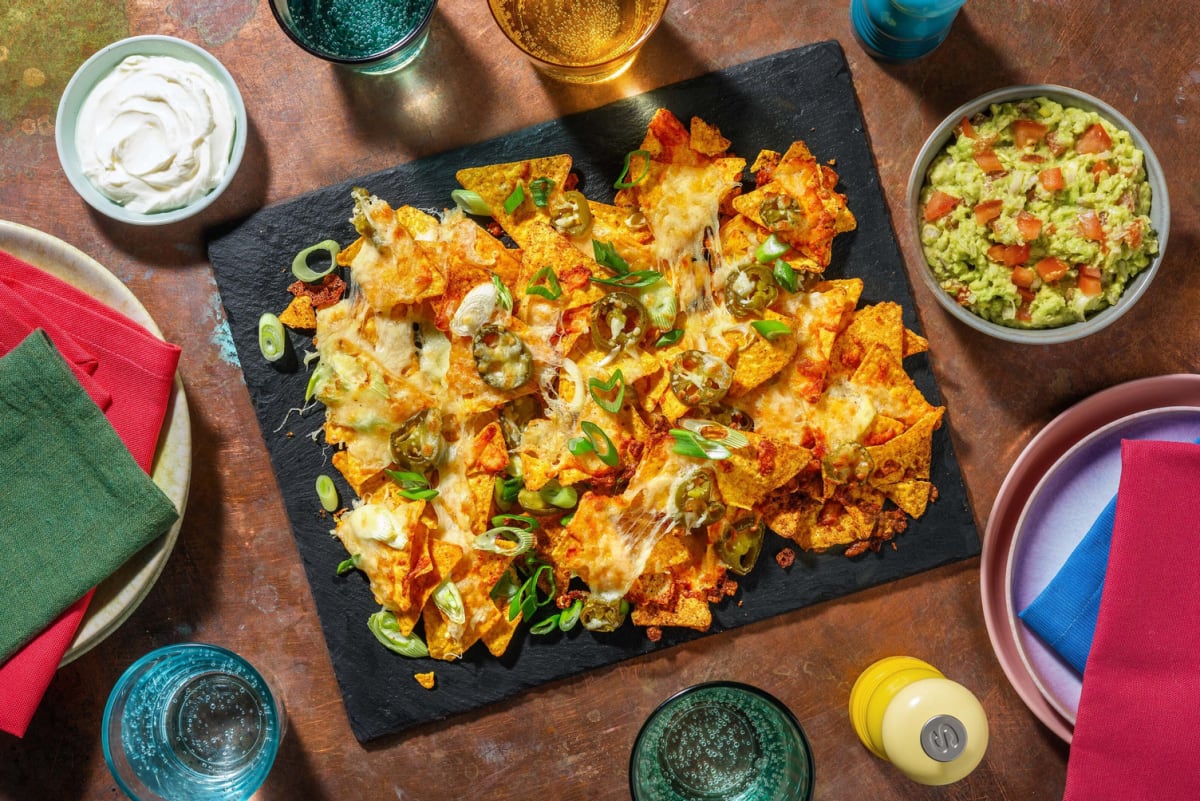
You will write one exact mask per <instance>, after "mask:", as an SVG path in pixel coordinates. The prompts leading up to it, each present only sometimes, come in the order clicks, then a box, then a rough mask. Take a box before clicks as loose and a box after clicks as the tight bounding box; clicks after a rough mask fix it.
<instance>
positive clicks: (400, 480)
mask: <svg viewBox="0 0 1200 801" xmlns="http://www.w3.org/2000/svg"><path fill="white" fill-rule="evenodd" d="M383 472H384V475H386V476H387V477H388V478H390V479H391V480H392V481H395V482H396V483H397V484H399V485H400V495H401V496H402V497H405V498H408V499H409V500H410V501H429V500H432V499H434V498H436V497H437V496H438V491H437V490H435V489H432V488H431V487H430V486H429V479H427V478H425V476H423V475H421V474H420V473H414V472H411V471H408V470H384V471H383Z"/></svg>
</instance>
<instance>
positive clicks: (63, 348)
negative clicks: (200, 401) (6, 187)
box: [0, 251, 179, 737]
mask: <svg viewBox="0 0 1200 801" xmlns="http://www.w3.org/2000/svg"><path fill="white" fill-rule="evenodd" d="M35 328H42V329H44V330H45V331H46V332H47V333H48V334H49V335H50V338H51V340H52V341H53V342H54V345H55V347H56V348H58V350H59V352H60V353H62V354H63V356H64V358H66V360H67V363H68V364H69V365H70V366H71V369H72V371H73V372H74V373H75V375H76V376H77V377H79V379H80V383H82V384H83V387H84V389H85V390H87V392H88V395H89V396H90V397H91V398H92V399H93V400H94V401H96V403H97V405H99V406H100V408H101V409H103V410H104V413H105V416H106V417H107V418H108V420H109V422H110V423H112V425H113V428H114V429H115V430H116V432H117V434H118V436H120V437H121V440H122V441H123V442H124V443H125V445H126V446H127V447H128V448H129V451H130V453H131V454H132V455H133V458H134V459H135V460H136V461H137V463H138V464H139V465H141V467H142V469H144V470H145V471H146V472H147V473H149V472H150V468H151V465H152V464H153V461H154V453H155V451H156V449H157V447H158V435H159V433H160V431H161V429H162V425H163V420H164V418H165V416H166V411H167V406H168V404H169V403H170V400H171V395H172V394H173V391H174V380H175V370H176V368H177V367H178V365H179V347H178V346H177V345H173V344H170V343H168V342H164V341H163V340H161V339H159V338H158V337H156V336H154V335H153V334H151V333H150V332H149V331H147V330H146V329H145V328H142V327H141V326H140V325H138V324H137V323H135V322H134V321H133V320H130V319H129V318H128V317H126V316H125V315H123V314H121V313H120V312H117V311H115V310H114V309H110V308H109V307H108V306H106V305H104V304H103V303H100V302H99V301H97V300H96V299H95V298H93V297H91V296H90V295H88V294H87V293H85V292H82V291H80V290H78V289H76V288H75V287H73V286H71V285H70V284H68V283H66V282H64V281H61V280H59V279H58V278H55V277H54V276H52V275H50V274H49V273H46V272H44V271H42V270H39V269H38V268H36V267H33V266H32V265H29V264H26V263H25V262H23V261H21V260H20V259H17V258H15V257H13V256H11V255H9V254H8V253H4V252H3V251H0V355H3V354H4V353H7V352H8V351H9V350H11V349H12V348H13V347H15V346H16V345H17V343H19V342H20V341H21V340H23V339H24V338H25V336H26V335H27V334H28V333H30V332H31V331H32V330H33V329H35ZM90 599H91V593H89V594H88V595H87V596H85V597H84V598H81V599H79V601H77V602H76V603H75V604H73V605H72V606H71V607H70V608H69V609H68V610H67V611H66V612H64V613H63V614H62V615H61V616H60V617H59V618H58V619H57V620H56V621H55V622H54V623H52V624H51V625H50V626H49V627H48V628H47V629H46V631H45V632H43V633H42V634H40V635H39V636H38V637H37V638H36V639H34V640H33V641H32V642H31V643H29V644H28V645H27V646H26V647H25V648H23V649H22V650H21V651H19V652H18V653H17V654H16V655H15V656H13V657H12V658H11V659H9V660H8V661H7V662H5V663H4V664H3V665H0V731H7V732H10V733H12V734H15V735H17V736H18V737H20V736H23V735H24V734H25V730H26V729H27V728H28V726H29V721H30V720H31V719H32V718H33V713H34V711H35V710H36V709H37V706H38V704H39V703H40V702H41V699H42V696H43V695H44V694H45V692H46V688H47V687H49V686H50V680H51V679H52V678H53V677H54V671H55V670H56V669H57V668H58V664H59V662H60V661H62V657H63V654H64V653H66V651H67V648H68V647H70V644H71V641H72V639H74V637H75V632H76V631H77V630H78V628H79V624H80V621H81V620H82V618H83V614H84V612H85V611H86V610H87V604H88V601H89V600H90Z"/></svg>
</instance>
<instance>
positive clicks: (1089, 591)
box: [1017, 495, 1117, 674]
mask: <svg viewBox="0 0 1200 801" xmlns="http://www.w3.org/2000/svg"><path fill="white" fill-rule="evenodd" d="M1116 510H1117V496H1115V495H1114V496H1113V497H1112V499H1111V500H1110V501H1109V502H1108V503H1107V504H1106V505H1105V506H1104V509H1103V511H1101V512H1100V514H1099V516H1098V517H1097V518H1096V520H1095V522H1093V523H1092V525H1091V527H1090V528H1089V529H1088V530H1087V533H1086V534H1084V535H1083V539H1082V540H1080V541H1079V544H1078V545H1076V546H1075V550H1073V551H1071V555H1070V556H1068V557H1067V561H1066V562H1064V563H1063V566H1062V567H1061V568H1059V570H1058V572H1057V573H1055V574H1054V578H1052V579H1050V582H1049V583H1048V584H1047V585H1046V586H1045V587H1044V588H1043V589H1042V591H1041V592H1040V593H1038V596H1037V597H1036V598H1034V599H1033V600H1032V601H1031V602H1030V603H1029V606H1027V607H1025V608H1024V609H1023V610H1021V611H1020V612H1019V613H1017V614H1018V617H1020V618H1021V620H1022V621H1024V622H1025V625H1027V626H1029V628H1030V629H1031V630H1033V632H1034V633H1035V634H1037V635H1038V637H1040V638H1041V639H1042V640H1043V641H1044V642H1045V643H1046V645H1048V646H1050V648H1052V649H1053V650H1054V651H1055V652H1057V653H1058V655H1059V656H1061V657H1062V658H1063V659H1065V660H1066V661H1067V663H1068V664H1069V665H1071V667H1073V668H1075V670H1077V671H1078V672H1079V673H1080V674H1082V673H1083V668H1084V665H1085V664H1087V658H1088V652H1089V651H1090V650H1091V648H1092V635H1093V633H1094V632H1095V629H1096V616H1097V615H1098V614H1099V613H1100V594H1101V591H1102V590H1103V589H1104V571H1105V568H1106V567H1107V566H1108V549H1109V542H1110V541H1111V539H1112V530H1113V517H1114V516H1115V515H1116Z"/></svg>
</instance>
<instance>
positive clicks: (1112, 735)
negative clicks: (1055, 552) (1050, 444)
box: [1063, 440, 1200, 801]
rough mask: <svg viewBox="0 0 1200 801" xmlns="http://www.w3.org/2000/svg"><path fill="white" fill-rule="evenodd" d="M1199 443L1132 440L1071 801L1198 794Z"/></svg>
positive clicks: (1087, 675) (1166, 800)
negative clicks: (1196, 741)
mask: <svg viewBox="0 0 1200 801" xmlns="http://www.w3.org/2000/svg"><path fill="white" fill-rule="evenodd" d="M1198 699H1200V445H1197V444H1195V443H1190V442H1189V443H1185V442H1155V441H1142V440H1125V441H1123V442H1122V443H1121V481H1120V486H1119V489H1118V491H1117V509H1116V518H1115V520H1114V523H1113V536H1112V545H1111V548H1110V551H1109V560H1108V571H1107V574H1106V576H1105V581H1104V592H1103V595H1102V596H1101V600H1100V613H1099V616H1098V619H1097V622H1096V634H1095V638H1094V639H1093V641H1092V650H1091V653H1090V655H1089V656H1088V662H1087V668H1086V670H1085V671H1084V674H1083V691H1082V695H1081V697H1080V699H1079V712H1078V714H1077V716H1076V722H1075V733H1074V736H1073V738H1072V741H1071V753H1070V757H1069V759H1068V764H1067V788H1066V794H1065V795H1064V796H1063V801H1107V799H1112V800H1113V801H1196V799H1200V754H1198V752H1197V750H1196V745H1195V740H1196V732H1197V731H1200V703H1198Z"/></svg>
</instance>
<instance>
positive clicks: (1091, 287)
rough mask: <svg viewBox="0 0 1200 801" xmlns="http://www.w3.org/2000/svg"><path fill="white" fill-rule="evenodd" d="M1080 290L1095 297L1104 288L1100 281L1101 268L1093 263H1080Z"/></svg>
mask: <svg viewBox="0 0 1200 801" xmlns="http://www.w3.org/2000/svg"><path fill="white" fill-rule="evenodd" d="M1077 283H1078V286H1079V291H1080V292H1082V293H1083V294H1085V295H1087V296H1088V297H1095V296H1096V295H1099V294H1100V292H1101V291H1102V290H1103V286H1102V285H1101V283H1100V268H1099V267H1096V266H1095V265H1093V264H1080V265H1079V280H1078V282H1077Z"/></svg>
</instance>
